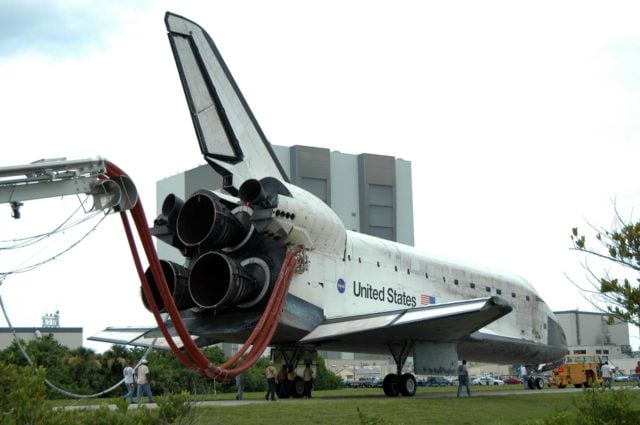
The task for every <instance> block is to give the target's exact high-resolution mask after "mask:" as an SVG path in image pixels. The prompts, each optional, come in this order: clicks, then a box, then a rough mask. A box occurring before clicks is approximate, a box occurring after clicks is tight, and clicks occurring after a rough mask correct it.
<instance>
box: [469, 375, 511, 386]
mask: <svg viewBox="0 0 640 425" xmlns="http://www.w3.org/2000/svg"><path fill="white" fill-rule="evenodd" d="M471 383H472V384H473V385H504V381H503V380H502V379H498V378H494V377H493V376H481V377H480V378H476V379H474V380H473V381H471Z"/></svg>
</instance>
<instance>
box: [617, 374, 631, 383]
mask: <svg viewBox="0 0 640 425" xmlns="http://www.w3.org/2000/svg"><path fill="white" fill-rule="evenodd" d="M613 379H614V380H615V381H616V382H629V376H628V375H616V376H615V378H613Z"/></svg>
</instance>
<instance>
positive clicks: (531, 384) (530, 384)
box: [527, 376, 536, 390]
mask: <svg viewBox="0 0 640 425" xmlns="http://www.w3.org/2000/svg"><path fill="white" fill-rule="evenodd" d="M527 388H529V389H530V390H534V389H535V388H536V381H535V379H533V376H530V377H529V379H528V380H527Z"/></svg>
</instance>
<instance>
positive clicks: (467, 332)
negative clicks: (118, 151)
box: [94, 13, 566, 396]
mask: <svg viewBox="0 0 640 425" xmlns="http://www.w3.org/2000/svg"><path fill="white" fill-rule="evenodd" d="M165 22H166V26H167V30H168V35H169V41H170V43H171V48H172V50H173V55H174V57H175V60H176V64H177V67H178V73H179V76H180V81H181V82H182V86H183V89H184V93H185V96H186V99H187V104H188V106H189V111H190V113H191V117H192V120H193V124H194V128H195V131H196V136H197V139H198V142H199V144H200V149H201V151H202V154H203V155H204V157H205V159H206V161H207V162H208V163H209V164H210V165H211V166H212V167H213V168H214V169H215V171H216V172H218V173H219V174H220V175H221V176H222V177H223V187H221V188H202V189H201V190H198V191H196V192H195V193H193V194H191V195H190V196H189V197H188V198H187V199H186V200H182V199H180V198H179V197H177V196H176V195H173V194H172V195H169V196H168V197H167V198H166V199H165V200H164V203H163V206H162V214H161V215H160V216H159V217H158V219H156V221H155V225H154V228H153V230H152V233H153V234H154V235H155V236H156V237H158V238H159V239H161V240H162V241H164V242H165V243H168V244H169V245H172V246H173V247H175V249H177V250H178V251H179V252H180V253H181V254H182V258H183V261H182V262H181V263H180V264H178V263H175V262H170V261H161V262H160V264H161V268H162V273H163V275H164V280H166V283H167V285H168V289H169V291H168V292H170V293H171V299H168V298H167V293H168V292H167V291H165V290H164V289H162V288H161V282H159V281H160V280H163V279H160V278H158V276H157V275H155V274H154V273H153V271H152V270H151V269H149V270H147V272H146V273H145V275H146V277H147V279H148V282H149V291H148V293H147V294H148V295H149V296H146V295H143V301H144V303H145V305H146V306H147V307H149V308H156V309H157V310H158V311H168V310H169V309H168V307H169V306H167V301H169V304H170V307H172V309H173V307H175V310H174V311H178V312H179V317H171V321H170V322H169V323H170V324H171V323H174V324H175V321H176V320H180V321H181V323H182V324H184V326H185V328H186V329H188V332H189V334H190V335H192V337H193V338H194V341H195V343H197V344H198V345H200V346H203V345H208V344H211V343H215V342H235V343H242V342H244V341H245V340H247V338H254V339H253V340H252V341H254V343H255V341H260V342H261V343H262V344H263V345H268V346H271V347H274V348H276V350H279V352H281V353H288V354H283V355H285V357H286V358H285V359H286V360H288V361H295V360H296V359H299V358H303V357H304V356H305V355H306V354H308V353H313V352H315V351H316V350H318V349H326V350H335V351H349V352H362V353H376V354H391V355H392V356H393V358H394V359H395V362H396V366H397V371H396V373H392V374H389V375H387V376H386V377H385V379H384V386H383V388H384V392H385V394H387V395H388V396H396V395H398V394H402V395H406V396H411V395H413V394H415V391H416V379H415V377H414V374H413V373H403V372H402V371H403V366H404V364H405V361H406V359H407V358H408V357H410V356H411V357H413V363H414V373H418V374H435V373H437V374H445V373H446V374H455V369H456V366H457V362H458V359H459V358H460V359H462V358H464V359H467V360H475V361H488V362H492V363H503V364H506V363H524V364H538V363H547V362H554V361H556V360H558V359H560V358H561V357H562V356H563V355H564V354H565V353H566V341H565V336H564V333H563V331H562V328H561V327H560V325H559V323H558V321H557V320H556V318H555V317H554V314H553V313H552V311H551V310H550V309H549V307H548V306H547V305H546V304H545V302H544V301H543V300H542V299H541V298H540V297H539V295H538V294H537V293H536V291H535V290H534V288H533V287H532V286H531V285H530V284H529V283H527V282H526V281H525V280H524V279H522V278H521V277H519V276H516V275H513V274H509V273H503V272H497V271H494V270H492V269H489V268H484V267H478V266H474V265H471V264H470V263H466V262H461V261H452V260H449V259H446V258H442V257H439V256H437V255H431V254H428V253H425V252H422V251H420V250H417V249H414V248H413V247H409V246H405V245H402V244H398V243H395V242H391V241H388V240H384V239H379V238H376V237H373V236H369V235H365V234H360V233H356V232H352V231H349V230H347V229H345V226H344V225H343V223H342V222H341V220H340V219H339V218H338V217H337V215H336V214H335V213H334V212H333V211H332V210H331V208H330V207H329V206H327V205H326V204H325V203H324V202H322V201H321V200H319V199H318V198H316V197H315V196H314V195H312V194H310V193H308V192H307V191H305V190H303V189H301V188H300V187H297V186H295V185H292V184H291V183H289V181H288V178H287V176H286V173H285V172H284V171H283V168H282V167H281V165H280V163H279V162H278V160H277V158H276V156H275V155H274V153H273V151H272V149H271V145H270V144H269V142H268V141H267V139H266V137H265V135H264V134H263V132H262V130H261V129H260V126H259V125H258V123H257V121H256V119H255V117H254V115H253V113H252V112H251V110H250V109H249V106H248V105H247V103H246V101H245V99H244V97H243V96H242V93H241V92H240V90H239V88H238V86H237V85H236V83H235V81H234V79H233V77H232V75H231V73H230V72H229V69H228V68H227V66H226V65H225V63H224V60H223V59H222V56H221V55H220V52H219V51H218V49H217V48H216V45H215V44H214V42H213V40H212V39H211V37H209V35H208V34H207V33H206V31H205V30H204V29H202V28H201V27H200V26H199V25H197V24H196V23H194V22H192V21H190V20H188V19H186V18H183V17H181V16H178V15H175V14H173V13H167V14H166V16H165ZM294 251H295V258H296V260H295V261H294V260H292V259H291V258H293V256H292V253H294ZM284 276H286V278H285V277H284ZM285 280H286V282H284V281H285ZM311 282H313V283H320V284H313V285H312V284H311ZM282 288H286V289H282ZM274 300H275V301H274ZM150 304H152V305H153V306H155V307H151V306H150ZM274 318H276V319H274ZM269 321H271V322H269ZM94 339H97V340H108V339H105V338H103V339H100V338H94ZM287 356H288V357H287Z"/></svg>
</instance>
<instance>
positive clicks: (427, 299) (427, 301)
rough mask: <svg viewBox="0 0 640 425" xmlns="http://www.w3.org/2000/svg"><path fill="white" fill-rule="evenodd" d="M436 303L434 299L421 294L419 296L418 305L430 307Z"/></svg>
mask: <svg viewBox="0 0 640 425" xmlns="http://www.w3.org/2000/svg"><path fill="white" fill-rule="evenodd" d="M435 303H436V297H432V296H429V295H425V294H422V295H420V305H431V304H435Z"/></svg>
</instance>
